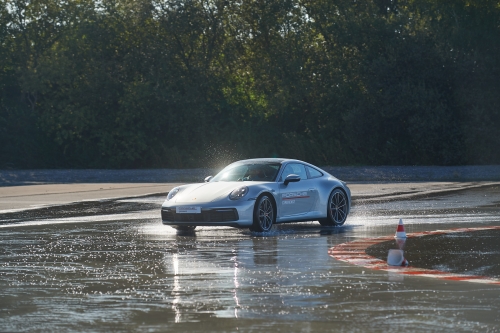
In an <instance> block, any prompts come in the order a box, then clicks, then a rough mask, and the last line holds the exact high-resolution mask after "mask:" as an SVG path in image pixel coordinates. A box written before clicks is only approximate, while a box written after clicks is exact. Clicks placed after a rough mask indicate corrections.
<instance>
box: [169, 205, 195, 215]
mask: <svg viewBox="0 0 500 333" xmlns="http://www.w3.org/2000/svg"><path fill="white" fill-rule="evenodd" d="M175 212H176V213H177V214H200V213H201V207H195V206H190V207H175Z"/></svg>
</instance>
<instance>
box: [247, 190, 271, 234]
mask: <svg viewBox="0 0 500 333" xmlns="http://www.w3.org/2000/svg"><path fill="white" fill-rule="evenodd" d="M275 211H276V209H275V207H274V202H273V200H272V199H271V198H270V197H269V196H268V195H266V194H264V195H263V196H261V197H260V198H259V199H257V202H256V203H255V208H254V210H253V224H252V226H251V227H250V230H251V231H257V232H266V231H269V230H271V229H272V227H273V224H274V222H275V221H276V216H275Z"/></svg>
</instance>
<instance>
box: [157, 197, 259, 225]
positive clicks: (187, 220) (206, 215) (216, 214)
mask: <svg viewBox="0 0 500 333" xmlns="http://www.w3.org/2000/svg"><path fill="white" fill-rule="evenodd" d="M235 203H236V204H237V207H210V205H207V204H204V205H200V206H201V213H198V214H197V213H188V214H186V213H176V207H182V206H184V205H183V204H182V203H173V204H172V205H164V206H162V208H161V219H162V223H163V224H164V225H170V226H230V227H237V228H238V227H249V226H251V225H252V223H253V208H254V203H255V200H248V201H241V202H235ZM186 206H188V205H186ZM189 206H192V204H189Z"/></svg>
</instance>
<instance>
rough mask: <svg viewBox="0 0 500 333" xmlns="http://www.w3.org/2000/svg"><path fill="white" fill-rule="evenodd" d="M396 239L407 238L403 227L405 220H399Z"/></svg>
mask: <svg viewBox="0 0 500 333" xmlns="http://www.w3.org/2000/svg"><path fill="white" fill-rule="evenodd" d="M394 238H406V232H405V226H404V225H403V219H399V223H398V228H397V229H396V234H395V235H394Z"/></svg>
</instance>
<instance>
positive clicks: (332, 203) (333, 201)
mask: <svg viewBox="0 0 500 333" xmlns="http://www.w3.org/2000/svg"><path fill="white" fill-rule="evenodd" d="M347 200H348V199H347V195H346V194H345V192H344V191H342V190H341V189H339V188H336V189H335V190H333V191H332V193H330V197H329V198H328V205H327V207H326V209H327V218H326V219H320V220H319V223H320V224H321V225H322V226H325V227H340V226H341V225H343V224H344V222H345V220H346V219H347V213H348V211H347V210H348V208H349V203H348V201H347Z"/></svg>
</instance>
